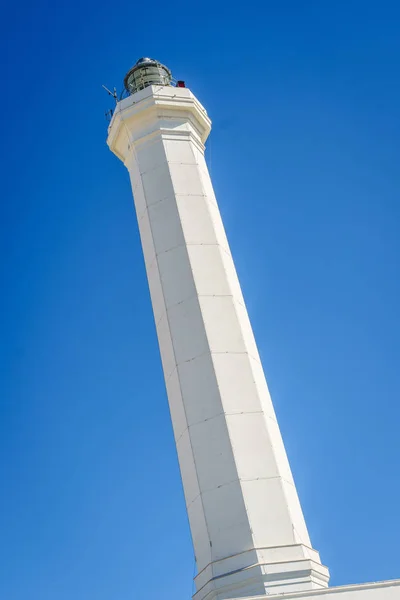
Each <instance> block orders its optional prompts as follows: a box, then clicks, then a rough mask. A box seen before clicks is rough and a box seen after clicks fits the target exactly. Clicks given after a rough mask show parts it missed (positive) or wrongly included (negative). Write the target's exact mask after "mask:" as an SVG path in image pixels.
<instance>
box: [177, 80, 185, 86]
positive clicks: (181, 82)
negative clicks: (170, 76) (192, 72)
mask: <svg viewBox="0 0 400 600" xmlns="http://www.w3.org/2000/svg"><path fill="white" fill-rule="evenodd" d="M176 87H186V85H185V82H184V81H177V82H176Z"/></svg>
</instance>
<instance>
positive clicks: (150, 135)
mask: <svg viewBox="0 0 400 600" xmlns="http://www.w3.org/2000/svg"><path fill="white" fill-rule="evenodd" d="M209 131H210V121H209V119H208V117H207V114H206V112H205V110H204V108H203V107H202V106H201V105H200V103H199V102H198V101H197V100H196V98H195V97H194V96H193V94H192V93H191V92H190V91H189V90H188V89H185V88H172V87H159V86H158V87H148V88H146V89H145V90H141V91H140V92H138V93H137V94H135V95H134V96H131V97H129V98H126V99H124V100H123V101H121V102H120V103H119V104H118V105H117V108H116V111H115V114H114V117H113V119H112V122H111V124H110V127H109V136H108V144H109V146H110V148H111V150H112V151H113V152H114V153H115V154H116V155H117V156H118V157H119V158H120V159H121V160H122V161H123V162H124V163H125V165H126V167H127V168H128V170H129V173H130V177H131V183H132V190H133V195H134V201H135V207H136V212H137V217H138V223H139V229H140V235H141V240H142V246H143V252H144V258H145V264H146V270H147V275H148V280H149V287H150V293H151V298H152V304H153V311H154V318H155V322H156V327H157V334H158V340H159V345H160V352H161V359H162V364H163V370H164V375H165V380H166V387H167V392H168V399H169V404H170V410H171V416H172V422H173V428H174V435H175V440H176V446H177V451H178V458H179V463H180V469H181V475H182V481H183V486H184V492H185V498H186V505H187V510H188V515H189V521H190V527H191V532H192V537H193V544H194V549H195V555H196V561H197V569H198V575H197V576H196V578H195V581H196V589H197V592H196V594H195V596H194V598H195V599H196V600H223V599H227V598H235V597H238V598H239V597H240V598H243V597H246V596H251V594H253V595H257V594H258V595H261V596H262V595H264V596H265V595H267V594H271V593H277V592H280V593H281V592H285V593H290V592H292V591H301V590H313V589H318V588H319V589H321V588H326V586H327V583H328V578H329V573H328V570H327V569H326V567H324V566H322V565H321V562H320V559H319V556H318V553H317V552H316V551H315V550H313V549H312V548H311V542H310V539H309V536H308V532H307V528H306V525H305V522H304V518H303V514H302V510H301V507H300V503H299V500H298V497H297V492H296V488H295V486H294V482H293V478H292V474H291V471H290V467H289V463H288V460H287V457H286V453H285V449H284V446H283V443H282V439H281V435H280V432H279V427H278V424H277V422H276V417H275V413H274V410H273V406H272V402H271V399H270V396H269V392H268V388H267V384H266V381H265V377H264V374H263V370H262V366H261V363H260V358H259V354H258V351H257V346H256V343H255V340H254V336H253V332H252V329H251V325H250V322H249V318H248V315H247V311H246V307H245V304H244V300H243V296H242V292H241V289H240V284H239V281H238V278H237V275H236V270H235V266H234V264H233V260H232V257H231V253H230V249H229V245H228V242H227V239H226V235H225V231H224V227H223V224H222V220H221V216H220V213H219V210H218V206H217V203H216V199H215V195H214V191H213V188H212V184H211V180H210V177H209V174H208V170H207V166H206V163H205V160H204V142H205V141H206V139H207V136H208V134H209ZM288 597H289V596H288ZM290 597H291V596H290ZM310 597H311V596H310ZM388 598H389V597H388ZM341 600H345V599H344V598H342V599H341ZM354 600H358V598H357V599H356V598H354ZM385 600H386V599H385ZM390 600H391V598H390Z"/></svg>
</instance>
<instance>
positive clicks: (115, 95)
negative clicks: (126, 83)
mask: <svg viewBox="0 0 400 600" xmlns="http://www.w3.org/2000/svg"><path fill="white" fill-rule="evenodd" d="M101 87H102V88H103V89H104V90H106V92H107V94H108V95H109V96H112V97H113V98H114V100H115V104H117V102H118V94H117V88H114V91H113V92H112V91H111V90H109V89H108V87H106V86H105V85H102V86H101Z"/></svg>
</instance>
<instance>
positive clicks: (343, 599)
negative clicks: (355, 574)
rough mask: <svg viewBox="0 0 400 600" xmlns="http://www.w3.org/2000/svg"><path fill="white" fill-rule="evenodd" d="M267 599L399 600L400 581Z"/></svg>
mask: <svg viewBox="0 0 400 600" xmlns="http://www.w3.org/2000/svg"><path fill="white" fill-rule="evenodd" d="M267 598H277V599H278V598H281V599H282V600H399V598H400V579H396V580H393V581H379V582H377V583H363V584H361V585H344V586H340V587H332V588H326V589H320V590H314V591H312V592H297V593H292V594H291V593H288V594H283V595H282V594H279V595H268V596H267ZM235 600H238V599H235ZM241 600H266V597H265V596H251V597H247V598H245V599H243V598H241Z"/></svg>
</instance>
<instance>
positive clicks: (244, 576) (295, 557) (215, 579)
mask: <svg viewBox="0 0 400 600" xmlns="http://www.w3.org/2000/svg"><path fill="white" fill-rule="evenodd" d="M328 581H329V571H328V569H327V568H326V567H325V566H323V565H322V564H321V561H320V558H319V554H318V552H317V551H316V550H314V549H313V548H309V547H308V546H305V545H304V544H293V545H290V546H276V547H269V548H255V549H253V550H248V551H247V552H241V553H240V554H236V555H233V556H229V557H227V558H224V559H222V560H218V561H214V562H212V563H210V564H209V565H207V567H206V568H205V569H203V570H202V571H201V572H200V573H199V574H198V575H197V577H196V578H195V583H196V589H197V592H196V594H195V595H194V596H193V600H229V599H231V598H248V597H249V596H258V597H263V596H271V595H277V594H285V595H286V594H288V593H293V592H302V591H310V590H314V589H315V590H318V589H321V588H322V589H326V588H327V586H328ZM285 598H286V596H285Z"/></svg>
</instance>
